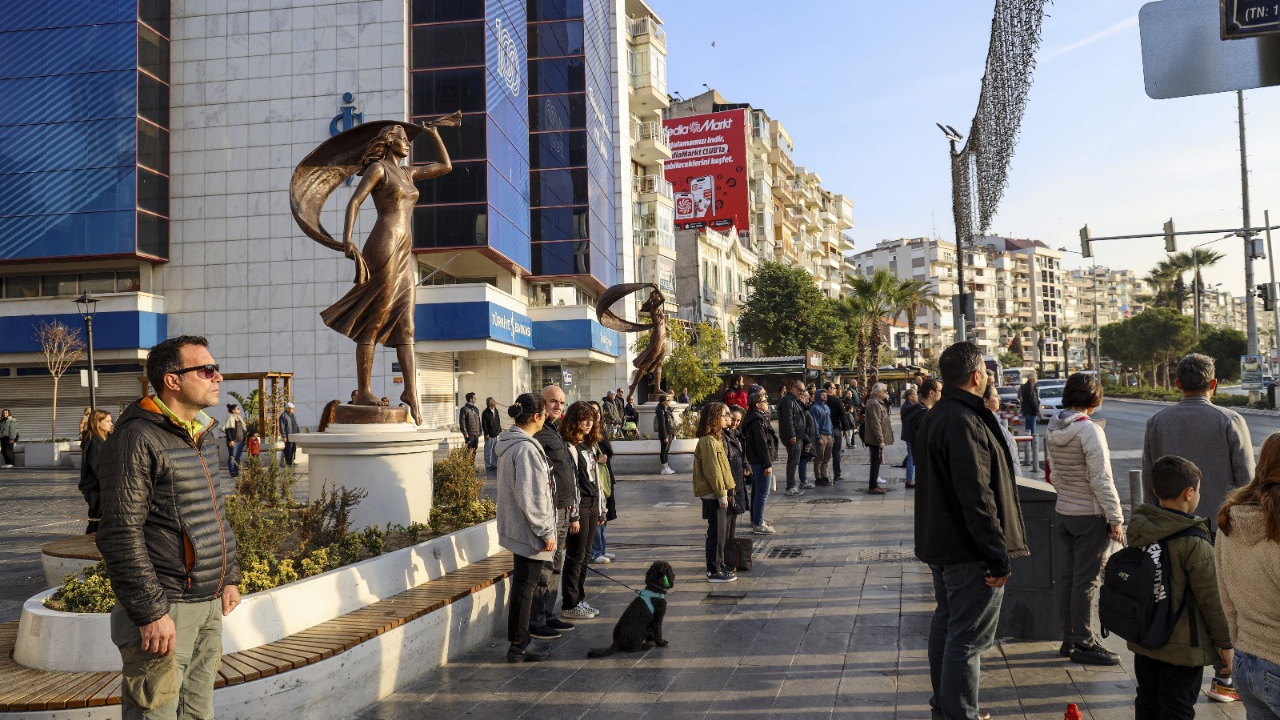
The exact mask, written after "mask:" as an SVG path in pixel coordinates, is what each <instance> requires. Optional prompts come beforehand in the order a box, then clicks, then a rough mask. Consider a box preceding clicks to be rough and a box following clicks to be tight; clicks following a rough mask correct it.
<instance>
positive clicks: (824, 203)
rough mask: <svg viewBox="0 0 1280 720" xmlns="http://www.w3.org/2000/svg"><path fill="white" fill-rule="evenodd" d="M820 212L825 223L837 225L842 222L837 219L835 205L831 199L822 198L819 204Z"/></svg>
mask: <svg viewBox="0 0 1280 720" xmlns="http://www.w3.org/2000/svg"><path fill="white" fill-rule="evenodd" d="M818 212H819V214H820V217H821V218H822V221H823V222H825V223H830V224H832V225H835V224H836V223H838V222H840V219H839V218H838V217H836V212H835V207H834V203H832V202H831V200H830V198H825V197H824V198H822V200H821V202H819V203H818Z"/></svg>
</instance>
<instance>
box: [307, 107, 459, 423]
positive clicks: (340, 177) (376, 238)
mask: <svg viewBox="0 0 1280 720" xmlns="http://www.w3.org/2000/svg"><path fill="white" fill-rule="evenodd" d="M461 122H462V115H461V113H454V114H452V115H447V116H445V117H441V118H438V119H436V120H434V121H432V122H430V123H426V124H424V125H415V124H411V123H404V122H398V121H394V120H384V121H378V122H371V123H365V124H364V125H358V126H356V127H354V128H352V129H350V130H347V131H346V132H343V133H339V134H338V135H335V136H333V137H332V138H330V139H328V140H326V141H325V142H323V143H321V145H320V146H319V147H317V148H316V149H315V150H313V151H312V152H311V153H310V154H309V155H307V157H306V158H304V159H303V160H302V162H301V163H299V164H298V167H297V168H296V169H295V170H294V172H293V180H292V182H290V184H289V204H290V208H291V210H292V211H293V218H294V220H295V221H296V222H297V223H298V227H300V228H301V229H302V231H303V232H304V233H306V234H307V236H308V237H310V238H311V239H313V240H315V241H316V242H319V243H320V244H321V245H324V246H325V247H327V248H330V249H332V250H337V251H339V252H342V253H344V254H346V256H347V257H348V258H351V260H352V261H354V262H355V285H354V287H352V288H351V290H349V291H347V294H346V295H344V296H343V297H342V298H341V299H339V300H338V301H337V302H335V303H334V304H333V305H332V306H331V307H329V308H328V309H326V310H325V311H323V312H321V313H320V317H321V318H322V319H323V320H324V323H325V325H328V326H329V327H330V328H332V329H334V330H336V331H338V332H340V333H342V334H343V335H346V336H347V337H349V338H351V339H352V340H354V341H355V342H356V397H355V401H354V402H355V404H356V405H368V406H377V405H380V404H381V403H380V401H379V396H378V395H377V394H375V393H374V392H373V390H372V388H371V387H370V381H371V377H372V374H373V356H374V350H375V348H376V346H377V345H383V346H385V347H390V348H395V350H396V356H397V359H398V360H399V362H400V368H401V372H402V373H403V376H404V392H403V393H401V395H400V400H401V402H402V403H404V404H405V405H406V406H407V407H408V409H409V413H410V414H411V415H412V416H413V420H414V422H415V423H416V424H421V423H422V411H421V409H420V407H419V399H418V383H417V380H418V377H417V363H416V361H415V355H414V345H413V342H414V337H413V334H414V333H413V310H414V288H415V287H416V286H417V277H418V275H417V271H416V268H417V264H416V263H415V262H414V259H413V207H414V203H415V202H416V201H417V199H418V189H417V187H416V185H415V183H416V182H418V181H420V180H428V179H431V178H435V177H439V176H441V175H444V174H445V173H447V172H449V171H450V170H452V169H453V166H452V164H450V162H449V152H448V150H447V149H446V148H445V145H444V142H443V141H442V140H441V139H440V133H439V132H438V131H437V130H436V127H457V126H458V125H459V124H461ZM424 132H426V133H428V134H429V135H430V136H431V139H432V141H433V146H434V150H435V155H436V162H431V163H426V164H424V165H407V166H406V165H404V164H402V163H403V162H404V160H405V159H406V158H407V157H408V156H409V153H410V150H411V147H412V146H411V143H412V142H413V140H414V138H416V137H417V136H418V135H421V134H422V133H424ZM355 175H359V176H360V182H359V183H358V184H357V185H356V188H355V192H354V193H353V194H352V196H351V200H350V201H349V202H348V203H347V211H346V219H345V222H344V223H343V230H342V241H341V242H338V241H337V240H335V239H334V238H333V236H331V235H330V234H329V232H328V231H327V230H325V228H324V226H323V225H322V224H321V223H320V212H321V211H322V210H323V209H324V204H325V201H326V200H327V199H328V198H329V196H330V195H331V194H333V192H334V191H335V190H336V189H337V188H338V187H339V186H341V185H342V184H343V183H344V182H346V181H347V179H348V178H351V177H352V176H355ZM370 196H372V197H373V205H374V208H375V209H376V210H377V212H378V219H377V221H376V222H375V223H374V225H373V229H372V230H371V231H370V232H369V237H368V238H367V239H366V240H365V243H364V249H363V250H361V249H360V248H359V247H358V246H357V245H356V244H355V242H354V241H353V240H352V235H353V233H354V230H355V224H356V218H357V217H358V216H359V213H360V206H361V205H362V204H363V203H364V201H365V200H366V199H367V198H369V197H370Z"/></svg>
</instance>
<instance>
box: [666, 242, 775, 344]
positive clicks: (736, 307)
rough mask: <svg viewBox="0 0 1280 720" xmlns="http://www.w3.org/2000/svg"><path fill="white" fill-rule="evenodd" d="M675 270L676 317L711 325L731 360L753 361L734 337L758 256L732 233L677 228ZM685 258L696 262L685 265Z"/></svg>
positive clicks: (737, 338)
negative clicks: (720, 338)
mask: <svg viewBox="0 0 1280 720" xmlns="http://www.w3.org/2000/svg"><path fill="white" fill-rule="evenodd" d="M676 251H677V253H678V254H679V256H680V258H681V262H680V263H679V264H678V265H677V270H676V287H677V288H678V297H679V301H680V302H679V304H680V310H679V312H678V313H677V314H676V317H678V318H680V319H681V320H684V321H686V322H689V323H703V322H705V323H711V324H712V325H716V326H717V327H719V328H720V329H721V331H723V332H724V337H725V342H726V345H727V346H728V350H727V355H728V357H729V358H738V357H752V354H751V348H750V347H749V346H748V344H747V343H745V342H744V341H743V340H742V338H741V337H740V336H739V335H738V326H739V325H740V322H739V319H740V317H741V315H742V311H743V309H744V308H745V307H746V304H747V285H746V282H747V280H748V279H749V278H750V277H751V275H752V273H754V272H755V268H756V266H757V265H759V264H760V261H759V258H758V257H757V256H756V254H755V253H754V252H753V251H751V250H750V249H748V248H747V247H746V246H744V245H743V244H742V243H741V242H739V241H738V238H737V237H735V236H734V234H733V233H732V232H723V233H722V232H718V231H716V230H711V229H703V230H677V231H676ZM684 258H697V262H687V261H684Z"/></svg>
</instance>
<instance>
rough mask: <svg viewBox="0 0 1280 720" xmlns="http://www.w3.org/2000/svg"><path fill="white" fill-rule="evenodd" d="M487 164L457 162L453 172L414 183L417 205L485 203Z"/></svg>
mask: <svg viewBox="0 0 1280 720" xmlns="http://www.w3.org/2000/svg"><path fill="white" fill-rule="evenodd" d="M488 167H489V165H488V163H486V162H484V161H483V160H481V161H469V162H457V163H454V164H453V171H452V172H450V173H449V174H448V175H441V176H440V177H438V178H433V179H431V180H423V181H420V182H418V183H416V185H417V187H418V204H419V205H436V204H453V203H470V202H485V200H486V199H487V197H486V195H485V187H486V180H487V176H486V173H487V170H488Z"/></svg>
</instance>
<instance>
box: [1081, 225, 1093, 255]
mask: <svg viewBox="0 0 1280 720" xmlns="http://www.w3.org/2000/svg"><path fill="white" fill-rule="evenodd" d="M1080 254H1081V255H1083V256H1084V257H1087V258H1091V257H1093V240H1091V239H1090V238H1089V226H1088V225H1085V226H1084V227H1082V228H1080Z"/></svg>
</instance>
